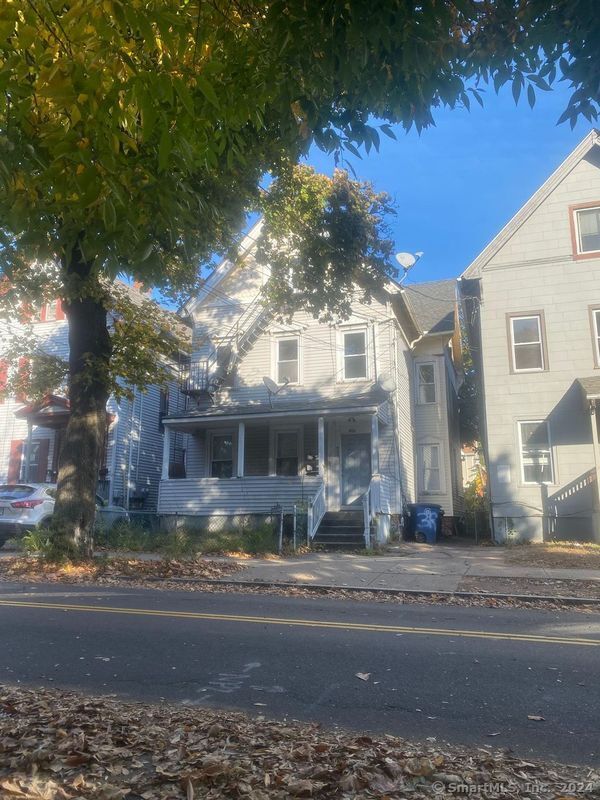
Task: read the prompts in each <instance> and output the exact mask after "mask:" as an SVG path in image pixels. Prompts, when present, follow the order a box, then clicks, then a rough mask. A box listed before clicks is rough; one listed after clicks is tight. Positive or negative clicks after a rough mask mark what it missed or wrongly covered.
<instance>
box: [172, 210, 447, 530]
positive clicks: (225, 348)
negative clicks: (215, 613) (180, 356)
mask: <svg viewBox="0 0 600 800" xmlns="http://www.w3.org/2000/svg"><path fill="white" fill-rule="evenodd" d="M259 224H260V223H259ZM257 230H258V228H254V229H253V230H252V231H250V233H249V234H248V236H247V238H246V240H245V241H244V242H243V243H242V252H243V253H244V254H245V256H244V259H243V262H242V263H240V262H236V263H232V262H231V261H228V260H226V261H223V262H222V263H221V264H220V265H219V266H217V268H216V269H215V270H214V272H213V273H212V274H211V275H210V276H209V278H208V279H207V281H206V283H205V284H204V285H203V287H202V290H201V291H200V292H199V294H198V295H197V296H196V297H194V298H193V299H191V300H190V301H189V302H188V303H187V306H186V308H185V309H184V313H186V314H187V315H189V318H190V319H191V322H192V327H193V343H192V359H191V364H190V368H189V370H188V371H187V372H186V374H185V376H184V379H183V390H184V392H185V393H186V395H187V397H188V404H187V408H186V409H185V411H184V412H182V413H171V414H169V416H167V417H166V418H165V419H164V425H165V430H166V434H165V459H164V467H163V479H162V481H161V484H160V496H159V513H160V514H161V515H163V516H165V517H171V518H172V519H175V518H177V519H178V520H179V521H180V522H181V523H182V524H185V525H186V526H188V527H189V526H196V527H198V528H206V527H209V526H210V527H212V528H214V527H216V526H217V525H223V526H226V525H230V524H234V525H235V524H239V523H240V522H241V521H242V520H245V519H247V518H248V517H251V518H254V519H259V518H261V517H264V516H265V515H269V514H270V513H271V512H272V511H273V509H274V508H280V509H282V510H283V512H284V513H286V514H290V513H291V512H292V509H293V508H294V506H295V507H296V508H297V509H306V508H307V509H308V511H307V516H308V523H307V524H308V536H309V537H310V538H311V539H314V540H316V541H317V542H319V541H323V542H333V541H338V542H345V543H347V544H361V543H362V542H363V541H366V543H367V544H368V543H369V541H370V536H371V531H373V535H376V536H377V537H378V538H379V539H380V540H384V539H386V538H387V536H388V534H389V530H390V522H391V518H392V516H393V515H399V514H401V512H402V510H403V508H404V504H405V503H406V502H411V501H414V500H415V499H418V498H422V499H427V500H428V501H429V502H433V503H440V504H441V505H442V506H443V507H444V510H445V512H446V514H447V515H448V516H450V517H452V516H453V515H454V514H455V513H458V511H459V508H458V505H457V504H456V498H458V494H459V490H460V479H459V477H458V476H459V469H458V464H459V461H458V458H459V444H458V441H457V440H456V441H454V439H453V437H454V436H455V432H456V425H455V421H454V419H453V415H454V413H455V403H456V391H457V386H458V381H459V375H460V364H459V362H458V360H457V353H460V349H458V350H457V348H456V344H455V345H454V346H451V341H452V339H453V337H455V333H456V313H455V311H456V294H455V283H454V282H453V281H445V282H441V285H440V284H436V283H432V284H424V285H423V286H422V288H420V287H418V286H414V287H411V288H409V289H403V288H402V286H400V285H399V284H397V283H395V282H393V281H388V283H387V285H386V287H385V289H384V290H382V291H381V292H380V293H379V294H378V295H377V296H376V297H374V298H373V299H372V301H371V302H370V303H368V304H367V303H363V302H362V301H361V299H360V292H357V293H356V301H355V303H354V307H353V309H352V315H351V317H350V318H349V319H347V320H345V321H343V322H340V323H339V324H326V323H322V322H318V321H317V320H315V319H314V318H313V317H312V316H311V315H309V314H307V313H306V312H304V311H303V310H302V309H299V310H298V311H297V312H296V313H295V314H294V315H293V318H292V319H291V320H289V321H286V322H280V321H278V320H277V318H276V316H274V315H273V314H272V313H271V312H270V311H269V309H268V307H267V306H265V304H264V303H263V299H262V287H263V286H264V284H265V282H266V281H267V280H268V271H267V270H266V269H265V267H264V266H259V265H258V264H257V263H256V262H255V261H254V259H253V255H252V253H253V248H254V244H253V243H254V241H255V237H256V232H257ZM177 434H180V435H182V434H183V435H187V442H186V468H185V478H170V477H169V475H168V462H169V456H168V453H169V447H170V439H171V437H173V436H175V435H177Z"/></svg>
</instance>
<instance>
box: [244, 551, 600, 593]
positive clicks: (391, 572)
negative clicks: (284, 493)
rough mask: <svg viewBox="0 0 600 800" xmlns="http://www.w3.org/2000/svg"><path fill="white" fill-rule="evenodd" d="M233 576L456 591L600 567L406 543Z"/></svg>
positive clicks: (313, 556)
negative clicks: (489, 580)
mask: <svg viewBox="0 0 600 800" xmlns="http://www.w3.org/2000/svg"><path fill="white" fill-rule="evenodd" d="M244 563H245V565H246V567H245V569H243V570H242V571H240V572H238V573H236V574H235V575H234V576H232V578H233V580H240V581H265V582H270V581H275V582H284V583H298V584H300V585H301V584H322V585H326V586H336V587H348V586H352V587H361V588H366V587H374V588H381V589H422V590H427V591H440V592H441V591H445V592H452V591H456V589H457V588H458V585H459V583H460V582H461V581H462V580H463V578H466V577H481V576H484V577H497V578H541V579H545V578H557V579H578V580H597V581H600V570H593V569H547V568H544V567H522V566H516V565H512V564H506V563H505V561H504V548H502V547H475V546H468V545H457V544H439V545H436V546H434V547H431V546H430V545H425V544H416V543H412V542H405V543H403V544H400V545H397V546H396V547H395V548H393V550H392V551H391V552H390V553H388V554H386V555H383V556H375V555H373V556H365V555H356V554H352V553H310V554H308V555H305V556H301V557H297V558H273V559H253V560H251V561H247V562H244Z"/></svg>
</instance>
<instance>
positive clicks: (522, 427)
mask: <svg viewBox="0 0 600 800" xmlns="http://www.w3.org/2000/svg"><path fill="white" fill-rule="evenodd" d="M519 447H520V450H521V477H522V479H523V483H554V472H553V469H552V450H551V447H550V431H549V429H548V423H547V422H546V420H528V421H527V422H519Z"/></svg>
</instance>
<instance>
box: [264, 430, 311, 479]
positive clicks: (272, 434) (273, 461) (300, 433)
mask: <svg viewBox="0 0 600 800" xmlns="http://www.w3.org/2000/svg"><path fill="white" fill-rule="evenodd" d="M280 433H294V434H296V438H297V440H298V475H299V476H300V475H303V474H304V427H303V426H302V425H272V426H271V427H270V428H269V475H270V476H271V477H274V478H285V477H295V476H293V475H292V476H286V475H277V435H278V434H280Z"/></svg>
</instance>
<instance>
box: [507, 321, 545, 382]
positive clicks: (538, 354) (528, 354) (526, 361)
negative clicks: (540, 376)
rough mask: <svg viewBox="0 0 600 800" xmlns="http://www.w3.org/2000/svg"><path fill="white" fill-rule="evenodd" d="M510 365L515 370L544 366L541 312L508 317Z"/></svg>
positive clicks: (529, 370)
mask: <svg viewBox="0 0 600 800" xmlns="http://www.w3.org/2000/svg"><path fill="white" fill-rule="evenodd" d="M510 338H511V347H512V365H513V369H514V371H515V372H533V371H535V370H538V371H541V370H544V369H545V368H546V365H545V359H544V344H543V339H542V318H541V314H530V315H527V316H525V315H523V316H514V317H510Z"/></svg>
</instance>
